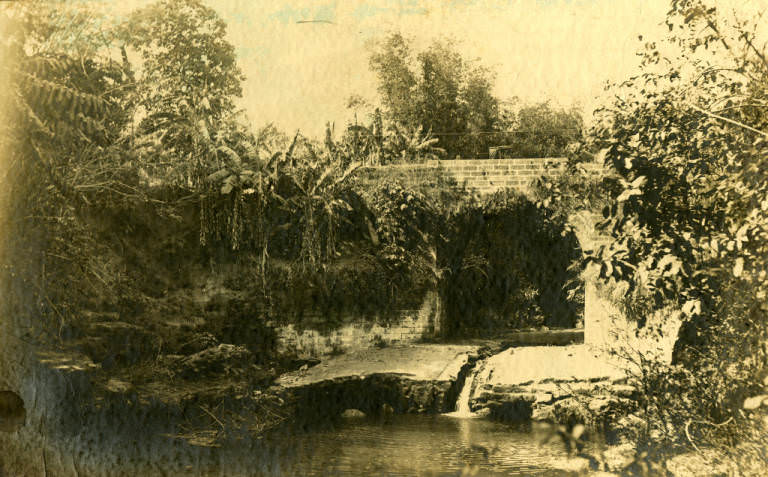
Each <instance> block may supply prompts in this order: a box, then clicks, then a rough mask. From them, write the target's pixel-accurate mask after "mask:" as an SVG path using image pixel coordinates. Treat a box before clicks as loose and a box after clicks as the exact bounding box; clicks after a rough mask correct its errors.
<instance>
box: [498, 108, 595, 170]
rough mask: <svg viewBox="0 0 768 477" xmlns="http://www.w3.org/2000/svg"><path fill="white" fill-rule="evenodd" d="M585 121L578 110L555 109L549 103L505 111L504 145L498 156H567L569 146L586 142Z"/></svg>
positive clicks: (501, 137)
mask: <svg viewBox="0 0 768 477" xmlns="http://www.w3.org/2000/svg"><path fill="white" fill-rule="evenodd" d="M583 128H584V122H583V120H582V117H581V113H580V112H579V110H578V109H576V108H570V109H565V108H555V107H553V106H552V105H550V104H549V102H548V101H545V102H543V103H538V104H531V105H525V106H522V107H520V108H519V109H508V110H506V111H505V112H504V120H503V129H505V130H507V131H510V132H509V133H505V134H501V135H499V136H500V137H499V141H500V142H501V144H503V146H501V147H499V148H498V149H497V150H496V154H497V155H498V156H499V157H557V156H562V155H564V154H565V153H566V149H567V147H568V146H569V145H574V144H577V143H578V142H580V141H581V140H582V139H583V132H582V131H583Z"/></svg>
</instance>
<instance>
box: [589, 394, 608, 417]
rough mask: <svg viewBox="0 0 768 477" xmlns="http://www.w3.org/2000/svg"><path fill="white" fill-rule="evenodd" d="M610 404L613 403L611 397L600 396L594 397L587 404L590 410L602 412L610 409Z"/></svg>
mask: <svg viewBox="0 0 768 477" xmlns="http://www.w3.org/2000/svg"><path fill="white" fill-rule="evenodd" d="M610 405H611V399H610V398H607V397H599V398H595V399H592V400H591V401H589V404H588V405H587V407H588V408H589V410H590V411H592V412H594V413H601V412H603V411H605V410H606V409H608V407H609V406H610Z"/></svg>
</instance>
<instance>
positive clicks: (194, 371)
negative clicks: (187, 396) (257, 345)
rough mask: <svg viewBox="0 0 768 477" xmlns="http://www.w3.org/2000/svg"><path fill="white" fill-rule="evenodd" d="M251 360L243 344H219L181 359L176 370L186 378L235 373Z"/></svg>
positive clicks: (239, 371)
mask: <svg viewBox="0 0 768 477" xmlns="http://www.w3.org/2000/svg"><path fill="white" fill-rule="evenodd" d="M252 360H253V357H252V355H251V353H250V351H248V350H247V349H246V348H245V347H244V346H236V345H231V344H220V345H218V346H215V347H213V348H208V349H206V350H203V351H200V352H199V353H195V354H193V355H191V356H187V357H186V358H184V359H182V360H181V361H180V362H179V365H178V367H179V369H178V372H179V374H180V375H181V376H182V377H183V378H186V379H190V378H194V377H217V376H229V375H236V374H240V373H242V372H243V371H244V370H245V369H247V368H248V367H249V366H250V365H251V364H252V363H251V361H252Z"/></svg>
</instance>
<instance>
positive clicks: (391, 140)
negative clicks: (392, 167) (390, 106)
mask: <svg viewBox="0 0 768 477" xmlns="http://www.w3.org/2000/svg"><path fill="white" fill-rule="evenodd" d="M389 129H390V130H389V134H388V135H387V137H386V139H385V141H384V150H385V154H386V155H387V156H388V157H389V160H390V161H391V162H395V161H397V162H422V161H431V160H436V159H439V158H440V157H443V156H444V155H445V149H442V148H440V147H437V146H436V144H437V143H438V139H437V138H436V137H433V136H432V131H431V130H428V131H426V132H424V127H423V126H421V125H419V126H416V127H409V126H403V125H397V124H392V125H391V126H390V128H389Z"/></svg>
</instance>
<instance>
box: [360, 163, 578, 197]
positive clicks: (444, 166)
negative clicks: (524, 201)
mask: <svg viewBox="0 0 768 477" xmlns="http://www.w3.org/2000/svg"><path fill="white" fill-rule="evenodd" d="M565 162H566V159H565V158H563V157H556V158H533V159H460V160H443V161H429V162H424V163H419V164H402V165H386V166H376V167H370V168H368V176H369V177H370V178H372V179H375V178H377V177H382V176H390V177H391V176H400V177H401V178H402V179H403V180H405V182H412V183H424V182H425V179H426V183H427V184H429V183H430V181H433V182H435V183H434V184H433V185H434V186H437V187H439V185H440V184H439V182H440V181H439V179H437V178H439V177H440V176H441V175H444V176H445V177H448V178H451V179H453V180H455V181H456V183H457V185H459V186H462V185H463V186H465V187H466V188H467V189H470V190H472V191H474V192H476V193H479V194H490V193H493V192H496V191H498V190H501V189H505V188H508V187H511V188H514V189H517V190H519V191H523V192H524V191H526V190H528V188H529V186H530V184H531V182H532V181H533V180H534V179H536V178H537V177H540V176H543V175H547V174H554V173H557V172H558V171H560V170H562V168H563V167H565ZM433 178H434V179H433Z"/></svg>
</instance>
